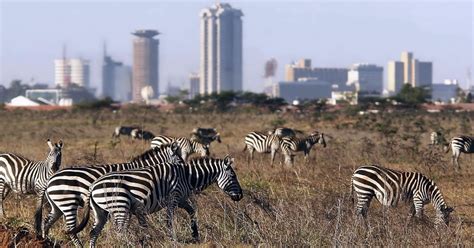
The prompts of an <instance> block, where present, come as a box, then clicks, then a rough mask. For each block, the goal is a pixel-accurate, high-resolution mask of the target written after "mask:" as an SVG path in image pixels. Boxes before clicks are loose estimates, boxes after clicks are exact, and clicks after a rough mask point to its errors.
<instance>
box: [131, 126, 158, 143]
mask: <svg viewBox="0 0 474 248" xmlns="http://www.w3.org/2000/svg"><path fill="white" fill-rule="evenodd" d="M130 135H131V136H132V138H133V139H141V140H152V139H153V138H155V135H154V134H153V133H152V132H150V131H146V130H142V129H138V128H136V129H133V130H132V132H131V134H130Z"/></svg>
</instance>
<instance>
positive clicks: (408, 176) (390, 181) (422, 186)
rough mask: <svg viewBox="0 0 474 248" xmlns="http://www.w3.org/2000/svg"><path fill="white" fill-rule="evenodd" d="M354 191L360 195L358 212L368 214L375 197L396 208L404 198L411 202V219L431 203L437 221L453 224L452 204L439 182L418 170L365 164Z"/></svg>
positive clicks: (355, 179) (356, 176) (354, 178)
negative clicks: (450, 215)
mask: <svg viewBox="0 0 474 248" xmlns="http://www.w3.org/2000/svg"><path fill="white" fill-rule="evenodd" d="M351 185H352V186H351V187H352V189H351V190H352V191H355V192H356V194H357V207H356V212H357V214H358V215H362V216H363V217H364V218H366V217H367V212H368V209H369V205H370V201H371V200H372V198H373V197H374V196H375V197H376V198H377V200H379V202H380V203H381V204H382V205H384V206H389V207H395V206H397V204H398V202H399V201H400V200H404V201H406V202H411V213H410V218H411V217H413V216H414V215H416V217H422V215H423V207H424V205H426V204H427V203H429V202H431V203H432V204H433V207H434V208H435V210H436V224H437V225H438V224H441V223H445V224H446V225H447V224H449V214H450V213H451V212H452V211H453V208H451V207H448V206H447V205H446V203H445V201H444V198H443V196H442V195H441V191H440V190H439V188H438V187H437V186H436V184H435V183H434V182H433V181H431V180H430V179H428V178H426V177H425V176H424V175H423V174H421V173H418V172H401V171H396V170H391V169H388V168H384V167H381V166H378V165H368V166H361V167H359V168H358V169H357V170H355V171H354V174H353V175H352V181H351Z"/></svg>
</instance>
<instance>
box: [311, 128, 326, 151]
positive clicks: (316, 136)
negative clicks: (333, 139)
mask: <svg viewBox="0 0 474 248" xmlns="http://www.w3.org/2000/svg"><path fill="white" fill-rule="evenodd" d="M309 136H310V139H311V141H313V142H314V143H316V142H317V143H318V144H320V145H322V146H323V147H326V140H325V139H324V133H320V132H318V131H314V132H313V133H312V134H310V135H309Z"/></svg>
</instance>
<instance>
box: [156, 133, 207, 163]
mask: <svg viewBox="0 0 474 248" xmlns="http://www.w3.org/2000/svg"><path fill="white" fill-rule="evenodd" d="M174 141H176V143H178V146H179V148H180V149H181V156H182V157H183V160H184V161H186V160H187V158H188V157H189V156H190V155H192V154H193V153H199V154H200V155H201V156H202V157H207V156H209V145H208V144H202V143H199V142H198V141H196V140H191V139H189V138H185V137H179V138H175V137H171V136H166V135H158V136H156V137H155V138H153V139H152V141H151V148H154V147H161V146H162V145H166V144H170V143H171V142H174Z"/></svg>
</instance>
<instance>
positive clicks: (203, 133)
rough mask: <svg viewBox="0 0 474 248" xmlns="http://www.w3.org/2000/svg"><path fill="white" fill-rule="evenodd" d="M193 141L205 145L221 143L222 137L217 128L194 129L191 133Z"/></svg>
mask: <svg viewBox="0 0 474 248" xmlns="http://www.w3.org/2000/svg"><path fill="white" fill-rule="evenodd" d="M191 139H192V140H196V141H199V142H201V143H203V144H210V143H212V141H214V140H217V142H219V143H221V136H220V134H219V133H218V132H217V130H216V129H215V128H201V127H198V128H194V129H193V131H192V132H191Z"/></svg>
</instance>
